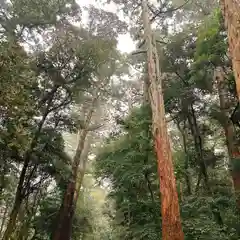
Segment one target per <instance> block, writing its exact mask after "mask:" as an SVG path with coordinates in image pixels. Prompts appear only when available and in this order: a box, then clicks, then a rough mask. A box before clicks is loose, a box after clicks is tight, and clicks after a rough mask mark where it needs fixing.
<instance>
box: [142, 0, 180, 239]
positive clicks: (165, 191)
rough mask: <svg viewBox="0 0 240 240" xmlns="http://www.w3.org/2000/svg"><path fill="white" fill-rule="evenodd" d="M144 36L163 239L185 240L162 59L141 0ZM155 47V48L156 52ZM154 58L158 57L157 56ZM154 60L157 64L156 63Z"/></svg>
mask: <svg viewBox="0 0 240 240" xmlns="http://www.w3.org/2000/svg"><path fill="white" fill-rule="evenodd" d="M142 10H143V27H144V37H145V41H146V49H147V62H148V77H149V88H148V92H149V100H150V103H151V109H152V132H153V137H154V143H155V151H156V155H157V162H158V175H159V180H160V192H161V212H162V238H163V240H183V239H184V234H183V231H182V225H181V219H180V210H179V202H178V194H177V189H176V180H175V176H174V171H173V163H172V153H171V149H170V142H169V137H168V132H167V125H166V119H165V109H164V100H163V93H162V88H161V87H162V83H161V76H160V70H159V66H158V64H159V59H158V55H157V51H156V49H155V44H156V42H155V41H154V42H153V35H152V31H151V26H150V22H149V15H148V6H147V1H146V0H143V1H142ZM153 44H154V49H153ZM154 55H155V56H154ZM154 57H155V59H156V61H154Z"/></svg>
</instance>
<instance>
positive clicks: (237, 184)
mask: <svg viewBox="0 0 240 240" xmlns="http://www.w3.org/2000/svg"><path fill="white" fill-rule="evenodd" d="M214 78H215V80H216V84H217V88H218V95H219V103H220V109H221V113H222V118H223V120H224V121H223V125H224V126H223V127H224V132H225V138H226V145H227V148H228V155H229V158H230V161H231V160H233V159H234V158H235V155H236V153H238V148H237V145H236V136H235V130H234V126H233V123H232V121H231V120H230V119H229V109H228V102H229V101H228V94H227V89H226V87H227V86H226V79H225V74H224V71H223V69H222V67H218V68H216V69H215V74H214ZM232 179H233V185H234V190H235V193H236V196H237V203H238V207H239V208H240V198H239V196H238V195H239V193H240V172H239V171H234V169H232Z"/></svg>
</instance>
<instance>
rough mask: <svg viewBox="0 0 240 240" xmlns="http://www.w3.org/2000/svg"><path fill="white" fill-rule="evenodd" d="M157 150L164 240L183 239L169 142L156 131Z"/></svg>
mask: <svg viewBox="0 0 240 240" xmlns="http://www.w3.org/2000/svg"><path fill="white" fill-rule="evenodd" d="M155 150H156V153H157V160H158V174H159V177H160V192H161V196H162V197H161V204H162V206H161V209H162V210H161V211H162V237H163V239H164V240H183V239H184V235H183V231H182V225H181V219H180V214H179V212H180V209H179V203H178V195H177V190H176V181H175V176H174V171H173V165H172V159H171V158H172V156H171V150H170V147H169V144H168V143H167V142H166V141H164V139H163V137H162V136H161V135H160V134H159V133H156V135H155Z"/></svg>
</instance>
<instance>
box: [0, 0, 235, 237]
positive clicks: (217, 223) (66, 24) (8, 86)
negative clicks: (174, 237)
mask: <svg viewBox="0 0 240 240" xmlns="http://www.w3.org/2000/svg"><path fill="white" fill-rule="evenodd" d="M110 2H111V4H115V5H114V6H115V7H116V8H117V9H118V11H117V12H118V14H116V13H114V12H111V11H107V10H105V8H104V5H103V3H101V4H100V3H99V6H101V7H98V5H97V4H96V5H88V6H87V7H86V6H85V7H83V6H82V4H81V3H77V2H75V1H74V0H51V1H49V0H48V1H47V0H31V1H30V0H12V1H5V0H3V1H2V2H1V5H0V237H1V239H3V240H10V239H14V240H34V239H36V240H37V239H38V240H48V239H54V240H61V239H66V240H67V239H73V240H118V239H126V240H128V239H129V240H141V239H149V240H155V239H162V238H161V232H162V227H161V217H162V216H161V214H160V213H161V211H160V203H161V199H160V193H159V179H158V175H157V161H156V155H155V152H154V147H153V145H154V143H153V138H152V134H151V125H152V114H151V109H150V107H149V105H148V104H146V102H145V101H144V99H145V97H146V92H145V91H144V89H145V88H144V82H146V81H145V79H146V78H147V75H146V56H145V54H144V51H142V48H143V45H142V41H141V39H142V36H141V34H142V32H141V31H142V20H141V8H140V7H139V1H137V0H135V1H131V2H129V1H124V0H122V1H121V0H113V1H109V3H110ZM149 2H150V3H149V6H148V7H149V12H150V20H151V22H152V27H153V32H154V36H155V38H156V42H157V45H156V47H157V50H158V54H159V59H160V60H159V64H160V67H161V72H162V74H161V78H162V81H163V94H164V103H165V110H166V119H167V124H168V132H169V135H170V139H171V149H172V154H173V162H174V173H175V176H176V182H177V183H176V184H177V191H178V197H179V204H180V210H181V218H182V225H183V231H184V234H185V239H186V240H195V239H198V240H201V239H202V240H206V239H208V240H219V239H221V240H225V239H226V240H227V239H231V240H237V239H240V225H239V224H240V219H239V217H240V215H239V208H240V200H239V198H238V193H239V191H240V163H239V160H240V153H239V149H238V148H239V146H240V124H239V122H240V112H239V111H238V97H237V92H236V86H235V79H234V73H233V70H232V62H231V58H230V56H229V52H228V38H227V32H226V28H225V25H224V17H223V16H222V12H221V9H220V4H219V2H218V1H214V0H192V1H186V2H185V1H181V0H174V1H163V2H161V1H157V2H151V1H149ZM109 3H108V4H109ZM236 11H237V10H236ZM126 33H130V35H131V37H132V39H133V40H134V43H135V44H136V49H137V50H138V51H134V52H131V53H123V52H121V51H120V50H119V49H118V39H119V38H118V37H119V35H121V34H126ZM126 44H128V43H126ZM59 229H60V230H59ZM61 232H62V233H61ZM63 232H64V234H66V235H63ZM60 233H61V234H62V236H60ZM70 236H71V238H70Z"/></svg>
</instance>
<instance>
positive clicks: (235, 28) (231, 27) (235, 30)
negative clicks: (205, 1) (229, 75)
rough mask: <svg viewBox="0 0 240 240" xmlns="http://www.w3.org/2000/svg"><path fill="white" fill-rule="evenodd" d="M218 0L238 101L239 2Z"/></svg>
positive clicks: (239, 62) (239, 56)
mask: <svg viewBox="0 0 240 240" xmlns="http://www.w3.org/2000/svg"><path fill="white" fill-rule="evenodd" d="M220 2H221V8H222V13H223V16H224V19H225V26H226V28H227V33H228V43H229V53H230V55H231V58H232V66H233V71H234V76H235V81H236V88H237V95H238V100H239V101H240V33H239V31H240V2H239V0H221V1H220Z"/></svg>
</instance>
